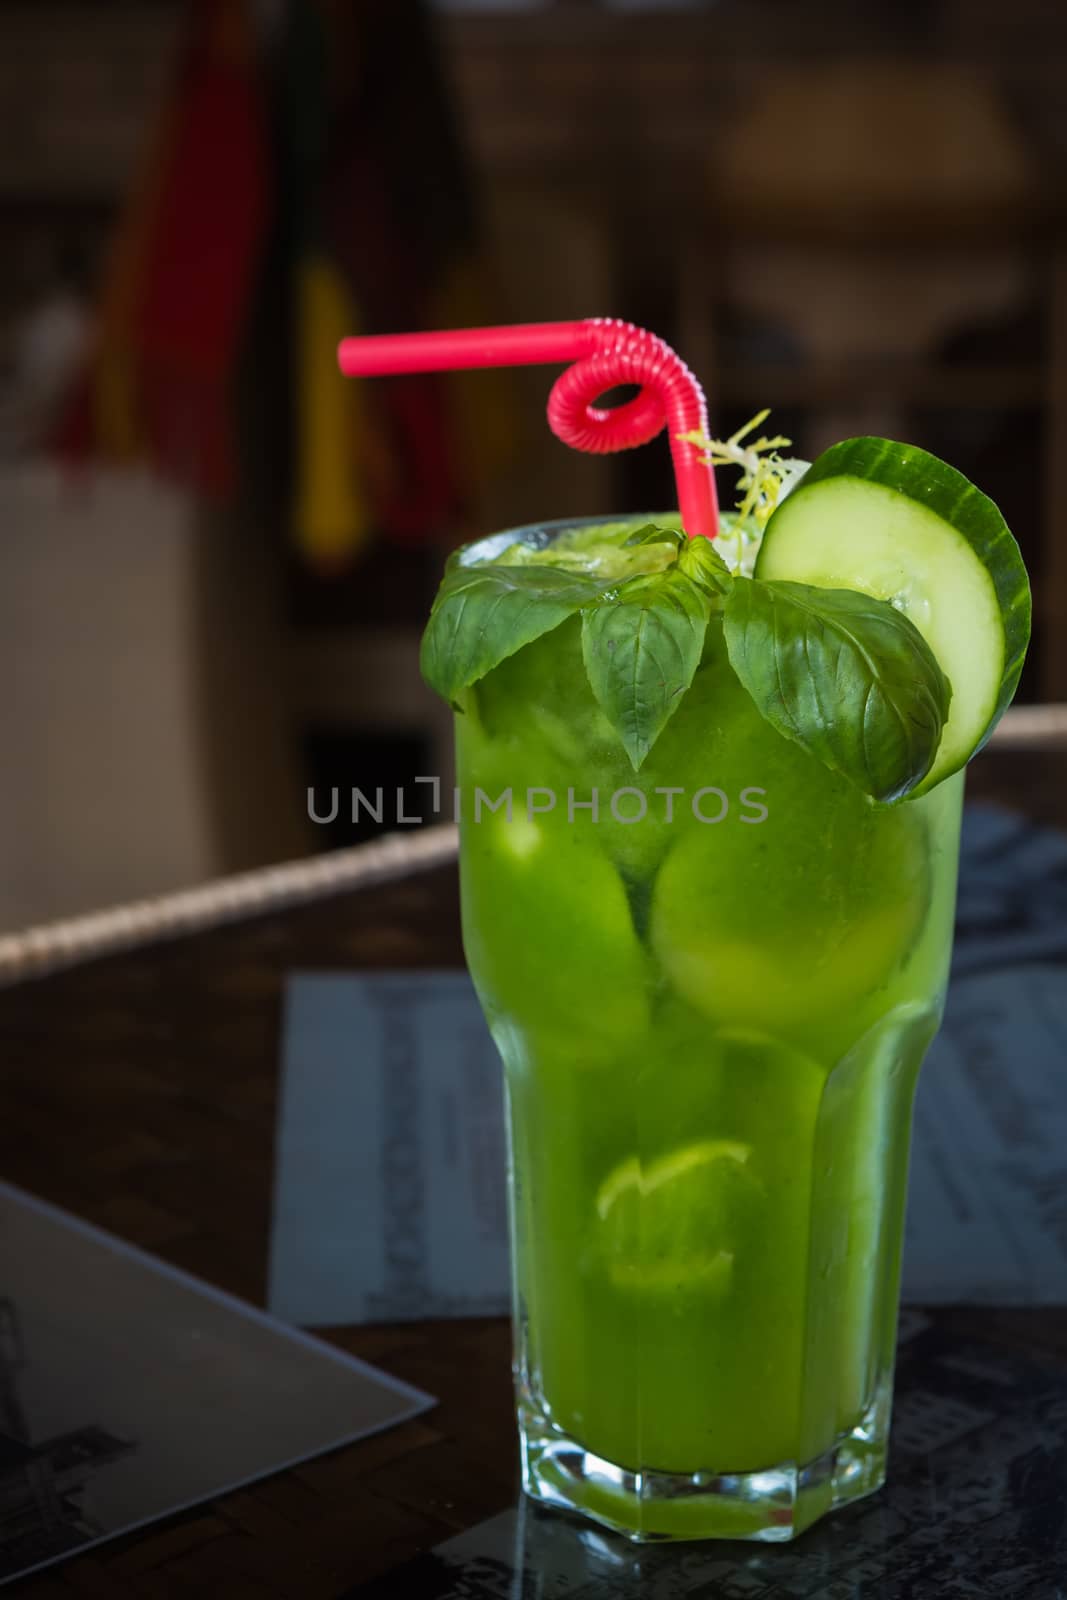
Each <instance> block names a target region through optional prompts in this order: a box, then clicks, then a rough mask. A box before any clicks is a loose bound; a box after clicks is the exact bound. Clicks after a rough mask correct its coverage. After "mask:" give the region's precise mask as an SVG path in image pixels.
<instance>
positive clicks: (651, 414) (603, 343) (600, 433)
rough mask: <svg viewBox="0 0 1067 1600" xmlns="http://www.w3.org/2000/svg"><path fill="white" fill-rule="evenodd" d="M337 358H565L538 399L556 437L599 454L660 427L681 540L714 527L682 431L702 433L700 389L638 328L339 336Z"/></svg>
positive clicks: (712, 503) (524, 326) (709, 487)
mask: <svg viewBox="0 0 1067 1600" xmlns="http://www.w3.org/2000/svg"><path fill="white" fill-rule="evenodd" d="M337 359H338V363H339V365H340V368H341V371H342V372H343V373H344V374H345V376H346V377H349V378H374V377H385V376H388V375H394V374H400V373H412V372H455V371H458V370H459V369H461V368H471V367H525V366H538V365H548V364H549V363H555V362H559V361H570V362H573V363H574V364H573V365H572V366H570V367H568V368H567V371H566V372H564V373H563V374H562V375H561V376H560V377H559V378H557V379H556V382H555V384H554V385H553V387H552V392H551V394H550V395H549V397H548V423H549V427H550V428H551V429H552V431H553V433H554V434H555V435H556V437H557V438H558V439H562V440H563V443H564V444H569V445H571V446H572V447H573V448H574V449H575V450H589V451H592V452H593V453H594V454H598V455H600V454H607V453H608V452H611V451H615V450H629V449H632V448H633V447H634V446H636V445H640V444H647V443H648V442H649V440H650V439H654V438H655V437H656V435H657V434H658V433H660V432H661V431H662V430H663V428H664V427H667V428H668V429H669V430H670V440H671V455H672V457H673V459H674V477H675V482H676V483H677V485H678V505H679V509H680V510H681V513H682V526H683V527H684V529H685V531H686V533H687V534H688V535H689V536H690V538H693V537H695V536H697V535H703V537H705V538H707V539H714V537H715V535H716V534H717V533H718V531H719V507H718V501H717V498H716V494H715V474H714V472H713V471H712V468H711V466H710V464H709V463H708V461H707V460H706V458H705V457H704V455H703V454H702V453H701V450H700V447H699V446H698V445H693V444H691V443H689V442H687V440H686V439H685V438H683V437H682V436H683V435H685V434H690V433H699V434H702V435H704V436H706V435H707V429H708V413H707V405H706V403H705V400H704V393H703V390H702V389H701V387H700V385H699V383H698V382H697V380H696V378H695V377H694V376H693V374H692V373H691V372H690V370H689V368H688V367H687V366H686V365H685V363H684V362H683V361H682V360H681V358H680V357H679V356H677V355H676V354H675V353H674V351H673V350H672V349H671V347H670V346H669V345H667V344H664V342H663V340H662V339H659V338H657V337H656V335H655V334H654V333H648V332H646V331H645V329H644V328H635V327H634V326H633V324H632V323H630V322H620V321H619V320H618V319H617V318H615V317H589V318H586V319H585V320H584V321H581V322H528V323H518V324H516V325H515V326H513V327H504V328H460V329H456V330H454V331H450V330H444V331H442V332H439V333H387V334H376V335H373V336H371V337H369V338H365V339H362V338H361V339H344V340H342V342H341V346H340V348H339V350H338V352H337ZM620 383H636V384H638V385H640V392H639V393H638V394H636V395H635V396H634V398H633V399H632V400H628V401H627V402H626V403H625V405H621V406H616V407H614V408H613V409H611V410H604V409H603V408H602V407H599V406H597V405H596V404H595V403H594V402H595V401H596V400H597V399H598V397H599V396H600V395H602V394H603V393H604V392H605V391H606V390H608V389H611V388H614V387H615V385H616V384H620Z"/></svg>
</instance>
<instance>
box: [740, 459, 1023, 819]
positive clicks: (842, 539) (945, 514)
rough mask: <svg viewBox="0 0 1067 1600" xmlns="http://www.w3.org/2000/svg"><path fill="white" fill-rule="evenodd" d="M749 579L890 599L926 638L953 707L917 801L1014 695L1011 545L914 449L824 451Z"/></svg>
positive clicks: (983, 509)
mask: <svg viewBox="0 0 1067 1600" xmlns="http://www.w3.org/2000/svg"><path fill="white" fill-rule="evenodd" d="M755 575H756V577H757V578H779V579H782V578H784V579H790V580H792V581H794V582H797V583H810V584H815V585H817V586H818V587H820V588H825V589H857V590H859V591H860V592H861V593H863V594H870V595H874V596H876V597H877V598H878V599H880V600H888V601H890V602H891V604H893V605H894V606H896V607H897V608H898V609H899V610H901V611H902V612H904V613H905V615H906V616H908V617H909V618H910V619H911V621H912V622H913V623H914V624H915V626H916V627H917V628H918V630H919V632H920V633H921V634H922V635H923V636H924V638H925V639H926V641H927V643H928V644H929V646H930V648H931V649H932V650H933V652H934V654H935V656H936V657H937V660H938V663H939V665H940V667H941V670H942V671H943V672H944V673H945V675H946V677H947V678H948V680H949V683H950V684H951V686H952V704H951V706H950V708H949V716H948V721H947V722H946V724H945V728H944V731H943V733H942V735H941V743H940V746H939V748H938V752H937V756H936V758H935V760H934V764H933V766H932V768H931V769H930V772H929V773H928V774H927V776H926V778H925V779H924V780H923V782H922V783H921V784H920V785H919V786H918V788H916V789H915V790H913V791H912V793H913V795H917V794H922V793H924V792H925V791H926V790H928V789H931V788H932V787H933V786H934V784H935V783H940V781H941V779H942V778H947V777H948V775H949V774H950V773H952V772H956V771H958V770H959V768H960V767H962V766H964V765H965V763H966V762H968V761H969V760H970V758H971V757H972V756H973V755H974V754H975V752H976V751H977V750H979V749H981V747H982V745H983V744H984V743H985V741H986V740H987V739H988V738H989V735H990V734H991V733H992V731H993V729H994V728H995V726H996V724H997V722H998V721H999V720H1000V717H1001V715H1002V713H1003V712H1004V711H1005V709H1006V708H1007V706H1008V704H1009V702H1010V701H1011V697H1012V695H1013V694H1014V693H1015V688H1016V685H1017V684H1018V682H1019V674H1020V672H1021V671H1022V665H1023V657H1024V656H1025V654H1026V646H1027V642H1028V640H1029V637H1030V585H1029V583H1028V581H1027V576H1026V568H1025V566H1024V565H1023V559H1022V555H1021V554H1020V551H1019V546H1018V545H1017V544H1016V542H1015V540H1014V539H1013V538H1012V536H1011V533H1010V532H1009V531H1008V526H1007V524H1006V523H1005V521H1004V518H1003V517H1002V516H1001V514H1000V512H999V510H998V509H997V507H996V506H995V505H994V504H993V502H992V500H990V499H989V497H988V496H987V495H984V494H982V492H981V490H980V489H976V488H975V486H974V484H973V483H970V482H969V481H968V480H967V479H966V478H965V477H964V476H963V474H962V473H960V472H957V471H956V470H955V468H954V467H950V466H948V465H947V464H946V463H945V462H944V461H939V460H938V458H937V457H936V456H932V455H929V454H928V453H927V452H926V451H925V450H920V449H919V448H918V447H917V446H916V445H909V444H896V443H894V442H893V441H892V440H889V439H846V440H844V442H843V443H841V444H836V445H834V446H833V447H832V448H831V449H829V450H827V451H826V452H825V454H823V455H821V456H820V457H819V458H818V460H817V461H815V462H813V463H812V465H811V466H810V467H809V468H808V470H807V472H806V473H805V474H804V476H803V478H802V479H801V481H800V483H799V484H798V485H797V487H796V488H795V489H794V490H793V492H792V494H790V495H789V497H788V498H787V499H786V500H784V501H783V502H782V504H781V505H780V506H779V508H778V510H777V511H776V512H775V513H774V515H773V516H772V517H771V519H770V521H769V522H768V524H767V530H766V532H765V534H764V536H763V545H762V547H761V549H760V553H759V556H758V558H757V561H756V568H755Z"/></svg>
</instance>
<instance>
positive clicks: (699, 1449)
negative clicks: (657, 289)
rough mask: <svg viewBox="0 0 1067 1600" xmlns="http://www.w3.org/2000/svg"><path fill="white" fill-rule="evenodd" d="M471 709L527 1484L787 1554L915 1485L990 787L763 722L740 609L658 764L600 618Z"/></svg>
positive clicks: (684, 1534)
mask: <svg viewBox="0 0 1067 1600" xmlns="http://www.w3.org/2000/svg"><path fill="white" fill-rule="evenodd" d="M570 526H572V527H573V526H574V525H573V524H571V525H570ZM563 528H564V525H563V524H557V525H553V526H552V527H550V528H548V529H544V528H542V529H520V530H517V531H516V532H514V533H511V534H509V535H507V537H506V538H505V539H501V538H500V536H497V538H496V539H495V540H493V541H484V542H483V545H481V546H475V547H473V548H472V550H471V551H470V554H469V559H472V560H477V559H479V555H481V557H482V558H484V557H485V556H486V555H489V554H492V553H493V552H494V551H495V550H497V549H500V548H503V546H504V545H505V544H508V543H514V542H519V543H526V544H531V545H534V546H538V547H541V546H544V545H545V543H546V542H547V543H551V541H552V540H554V539H555V538H557V537H558V536H559V534H560V532H561V531H562V529H563ZM461 709H462V714H460V715H458V716H457V718H456V737H457V759H458V780H459V786H460V793H461V841H462V842H461V880H462V904H463V934H464V943H465V948H466V953H467V958H468V963H469V966H470V970H471V974H472V976H473V979H474V983H475V986H476V988H477V991H478V994H479V997H480V1000H481V1003H482V1005H483V1007H484V1010H485V1014H486V1017H487V1019H488V1022H489V1026H490V1028H491V1030H492V1033H493V1036H494V1038H495V1040H496V1042H497V1045H498V1046H499V1049H500V1052H501V1055H502V1057H503V1062H504V1068H505V1075H506V1083H507V1102H508V1119H509V1133H510V1203H511V1222H512V1235H513V1262H514V1314H515V1373H516V1385H517V1400H518V1417H519V1428H520V1433H521V1439H522V1457H523V1477H524V1486H525V1488H526V1491H527V1492H528V1493H529V1494H530V1495H532V1496H534V1497H535V1498H537V1499H540V1500H542V1501H546V1502H550V1503H552V1504H554V1505H557V1506H563V1507H570V1508H573V1509H576V1510H578V1511H581V1512H583V1513H585V1514H586V1515H588V1516H590V1517H593V1518H595V1519H596V1520H598V1521H600V1522H603V1523H606V1524H608V1525H609V1526H611V1527H614V1528H617V1529H620V1530H622V1531H623V1532H625V1533H626V1534H628V1535H630V1536H631V1537H635V1538H639V1539H653V1538H700V1537H707V1536H722V1537H734V1538H762V1539H788V1538H791V1537H793V1536H794V1535H795V1534H797V1533H798V1532H800V1531H801V1530H802V1529H803V1528H805V1527H806V1526H807V1525H808V1524H809V1523H811V1522H812V1521H813V1520H814V1519H815V1518H817V1517H818V1516H820V1515H821V1514H822V1513H823V1512H825V1511H827V1510H829V1509H831V1508H832V1507H834V1506H837V1505H841V1504H844V1503H846V1502H848V1501H850V1500H853V1499H856V1498H858V1497H859V1496H861V1495H864V1494H868V1493H870V1492H871V1491H872V1490H874V1489H876V1488H877V1487H878V1486H879V1484H880V1483H881V1482H882V1480H883V1477H884V1470H885V1456H886V1443H887V1434H888V1428H889V1413H890V1401H891V1390H892V1374H893V1362H894V1349H895V1329H896V1316H897V1299H898V1285H899V1266H900V1253H901V1236H902V1230H903V1220H904V1207H905V1193H906V1179H907V1165H908V1144H909V1136H910V1123H911V1108H912V1100H913V1093H914V1089H915V1082H916V1076H917V1073H918V1070H919V1067H920V1064H921V1062H922V1059H923V1056H924V1054H925V1051H926V1048H927V1046H928V1045H929V1043H930V1040H931V1038H932V1037H933V1035H934V1033H935V1031H936V1029H937V1027H938V1023H939V1021H940V1017H941V1012H942V1005H943V999H944V992H945V984H946V979H947V973H948V964H949V955H950V949H951V938H952V924H953V907H954V899H955V883H956V865H957V856H958V837H959V821H960V806H961V799H962V791H963V778H962V774H958V775H956V776H954V777H951V778H949V779H947V780H946V781H945V782H943V783H941V784H940V785H938V786H937V787H936V788H935V789H933V790H932V791H931V792H929V793H928V794H926V795H925V796H923V797H921V798H919V799H916V800H911V801H905V802H903V803H901V804H897V805H891V806H881V805H876V804H874V803H872V802H871V801H870V800H869V799H868V798H866V797H865V796H864V795H863V794H862V793H861V792H860V791H859V790H858V789H856V788H854V787H853V786H852V785H850V784H849V783H848V782H846V781H845V780H844V779H843V778H840V777H838V776H837V775H835V774H834V773H832V772H830V771H829V770H827V769H826V768H825V767H824V766H822V765H821V764H820V763H819V762H818V761H816V760H815V759H813V758H812V757H811V756H809V755H808V754H807V753H806V752H805V751H804V750H803V749H802V748H800V746H798V745H796V744H794V743H792V742H790V741H788V740H786V739H784V738H783V737H781V736H780V735H779V734H778V733H776V732H775V730H774V729H773V728H772V727H771V726H770V725H769V724H768V723H767V722H766V721H765V720H764V719H763V717H761V716H760V714H759V713H758V712H757V710H756V709H755V706H754V705H753V703H752V700H751V699H750V698H749V696H748V694H747V693H746V692H745V690H744V689H743V688H742V687H741V685H740V683H739V682H738V680H737V678H736V677H735V675H734V673H733V672H732V671H731V669H730V667H729V664H728V661H727V657H726V650H725V645H724V642H723V632H722V625H721V619H720V618H719V617H717V616H715V615H713V616H712V619H711V621H710V623H709V625H708V629H707V635H706V642H705V647H704V652H703V657H702V660H701V664H700V667H699V668H698V670H697V673H696V677H695V679H694V680H693V683H692V686H691V688H690V689H689V691H688V693H687V694H686V695H685V697H684V699H683V700H682V702H681V704H680V706H679V707H678V709H677V711H676V712H675V714H674V715H673V717H672V718H671V719H670V721H669V722H668V723H667V725H666V727H665V729H664V731H663V733H662V734H661V735H660V737H659V739H658V741H657V742H656V744H655V746H654V748H653V750H652V752H651V754H650V755H649V757H648V759H647V761H646V762H645V763H644V765H643V766H642V767H641V769H640V771H639V772H638V773H636V774H635V772H634V770H633V767H632V766H631V764H630V761H629V760H628V758H627V756H626V754H625V751H624V750H623V747H622V745H621V743H620V741H619V737H618V735H617V734H616V732H615V730H614V728H613V727H612V725H611V724H610V723H609V722H608V721H607V719H606V718H605V716H604V715H603V713H602V712H601V710H600V708H599V707H598V705H597V703H596V701H595V700H594V698H593V694H592V692H591V690H590V687H589V683H588V680H587V676H586V673H585V671H584V670H583V665H582V656H581V628H580V619H579V618H578V617H572V618H571V619H570V620H568V621H565V622H563V623H562V624H561V625H560V626H559V627H557V628H555V629H554V630H553V631H551V632H549V633H547V634H544V635H543V636H542V637H540V638H538V639H536V640H535V641H534V642H533V643H530V644H527V645H525V646H524V647H523V648H521V649H519V650H518V651H516V652H515V653H514V654H513V655H511V656H509V657H508V658H506V659H505V660H503V661H502V662H501V663H500V664H499V665H498V666H496V667H495V668H494V669H493V670H492V671H490V672H489V673H488V674H487V675H486V676H485V677H484V678H482V680H481V681H480V682H478V683H476V684H475V686H474V687H473V688H472V689H470V690H468V691H466V693H465V695H464V698H463V702H462V707H461Z"/></svg>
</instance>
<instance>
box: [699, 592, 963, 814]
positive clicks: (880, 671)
mask: <svg viewBox="0 0 1067 1600" xmlns="http://www.w3.org/2000/svg"><path fill="white" fill-rule="evenodd" d="M724 626H725V633H726V648H727V650H728V652H729V656H730V664H731V666H732V667H733V669H734V671H735V672H736V674H737V676H738V677H739V678H740V680H741V682H742V684H743V685H744V686H745V688H746V689H747V690H748V692H749V694H750V695H751V696H752V699H753V700H754V701H755V703H756V706H757V708H758V709H759V711H760V712H761V713H762V715H763V716H764V717H765V718H766V720H767V721H768V722H769V723H770V724H771V725H772V727H775V728H777V730H778V732H779V733H782V734H784V735H785V736H786V738H788V739H794V740H796V742H797V744H800V745H803V747H804V748H805V750H808V751H810V753H811V754H812V755H813V756H815V757H817V759H818V760H819V761H821V762H822V763H823V765H824V766H827V767H829V768H830V769H831V770H832V771H834V772H839V773H841V775H842V776H843V777H845V778H847V779H849V780H850V782H852V783H854V784H855V785H856V786H857V787H858V788H860V789H862V790H864V792H865V793H867V794H869V795H871V796H872V797H873V798H874V799H875V800H882V801H889V800H898V799H900V798H901V797H902V796H903V795H906V794H908V793H909V791H910V790H912V789H914V787H915V786H916V784H918V783H921V782H922V780H923V778H924V777H925V776H926V774H927V773H928V772H929V771H930V768H931V766H932V765H933V761H934V756H935V755H936V753H937V747H938V743H939V742H940V739H941V730H942V727H943V726H944V722H945V719H946V717H947V715H948V706H949V700H950V698H951V693H952V691H951V688H950V686H949V682H948V679H947V678H946V677H945V675H944V673H943V672H942V671H941V668H940V667H939V666H938V664H937V660H936V658H935V656H934V654H933V651H932V650H931V649H930V646H929V645H928V644H927V643H926V640H925V639H924V638H923V636H922V634H921V633H920V632H919V630H918V629H917V628H916V627H915V625H914V623H912V622H910V621H909V620H908V618H907V617H905V616H902V615H901V613H900V612H899V611H896V610H894V608H893V607H892V606H891V605H890V604H889V603H888V601H885V600H875V599H873V598H872V597H871V596H870V595H865V594H859V593H857V592H856V591H855V590H852V589H817V588H813V587H811V586H810V585H809V584H806V583H785V582H780V583H778V582H775V583H770V582H763V581H761V580H759V579H756V578H748V579H741V580H738V581H737V582H736V583H734V584H733V585H732V587H731V589H730V592H729V594H728V595H727V598H726V604H725V608H724Z"/></svg>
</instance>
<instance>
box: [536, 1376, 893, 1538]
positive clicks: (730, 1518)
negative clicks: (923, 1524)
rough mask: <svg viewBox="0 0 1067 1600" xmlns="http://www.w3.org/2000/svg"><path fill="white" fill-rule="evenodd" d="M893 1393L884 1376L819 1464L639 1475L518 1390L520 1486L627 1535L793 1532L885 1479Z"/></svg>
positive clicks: (714, 1535)
mask: <svg viewBox="0 0 1067 1600" xmlns="http://www.w3.org/2000/svg"><path fill="white" fill-rule="evenodd" d="M891 1400H892V1395H891V1387H890V1384H889V1383H888V1382H887V1383H886V1384H885V1385H884V1386H883V1388H882V1390H881V1391H880V1392H879V1393H878V1394H877V1395H876V1396H875V1398H874V1400H872V1402H871V1404H870V1405H869V1406H868V1408H867V1410H866V1412H865V1413H864V1415H863V1417H862V1418H861V1419H860V1421H859V1422H858V1423H857V1425H856V1426H855V1427H854V1428H852V1429H850V1431H849V1432H848V1433H846V1434H843V1435H842V1436H841V1437H840V1438H839V1439H838V1440H837V1442H836V1444H834V1445H833V1446H832V1447H831V1448H830V1449H829V1450H827V1451H826V1452H825V1453H824V1454H823V1455H821V1456H819V1457H817V1458H816V1459H815V1460H814V1461H809V1462H804V1463H800V1462H795V1461H786V1462H783V1463H781V1464H780V1465H778V1466H771V1467H767V1468H765V1469H764V1470H762V1471H760V1472H738V1473H729V1472H694V1473H686V1474H684V1475H683V1474H674V1473H668V1472H648V1471H642V1472H634V1471H631V1470H630V1469H628V1468H625V1467H618V1466H615V1465H614V1464H613V1463H612V1462H610V1461H605V1460H603V1459H602V1458H601V1457H600V1456H597V1455H594V1454H593V1453H592V1451H590V1450H587V1449H586V1448H585V1446H584V1445H582V1444H580V1443H579V1442H578V1441H577V1440H576V1439H571V1438H569V1437H568V1436H567V1435H566V1434H565V1433H564V1432H563V1430H562V1429H561V1428H559V1427H557V1426H556V1424H555V1423H553V1422H552V1421H551V1419H550V1418H548V1417H547V1416H546V1414H545V1412H544V1411H543V1410H542V1409H541V1408H540V1407H538V1406H537V1404H536V1402H534V1401H533V1400H532V1398H531V1397H530V1396H529V1395H528V1394H523V1393H522V1392H521V1391H520V1395H519V1405H518V1418H519V1434H520V1440H521V1447H522V1483H523V1488H524V1490H525V1491H526V1493H527V1494H528V1495H529V1496H530V1497H531V1498H532V1499H534V1500H537V1501H540V1502H541V1503H542V1504H543V1505H548V1506H554V1507H555V1508H556V1509H557V1510H563V1511H574V1512H577V1513H578V1514H579V1515H581V1516H583V1517H586V1518H588V1519H589V1520H591V1521H593V1522H597V1523H600V1524H601V1525H602V1526H603V1527H606V1528H611V1529H613V1530H614V1531H615V1532H616V1533H621V1534H623V1535H625V1536H626V1538H628V1539H633V1540H635V1541H636V1542H639V1543H650V1542H652V1541H655V1540H666V1539H762V1540H773V1541H776V1542H779V1543H780V1542H784V1541H787V1540H789V1539H795V1538H796V1537H797V1535H798V1534H801V1533H803V1532H804V1530H805V1528H808V1527H810V1526H811V1524H812V1523H813V1522H817V1521H818V1520H819V1518H820V1517H822V1516H825V1514H826V1513H827V1512H828V1511H833V1510H836V1509H837V1507H838V1506H844V1505H849V1504H850V1503H851V1502H852V1501H853V1500H861V1499H862V1498H863V1497H864V1496H865V1495H869V1494H874V1492H875V1491H876V1490H877V1489H880V1488H881V1486H882V1484H883V1483H884V1482H885V1464H886V1450H887V1445H888V1437H889V1413H890V1405H891Z"/></svg>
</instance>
